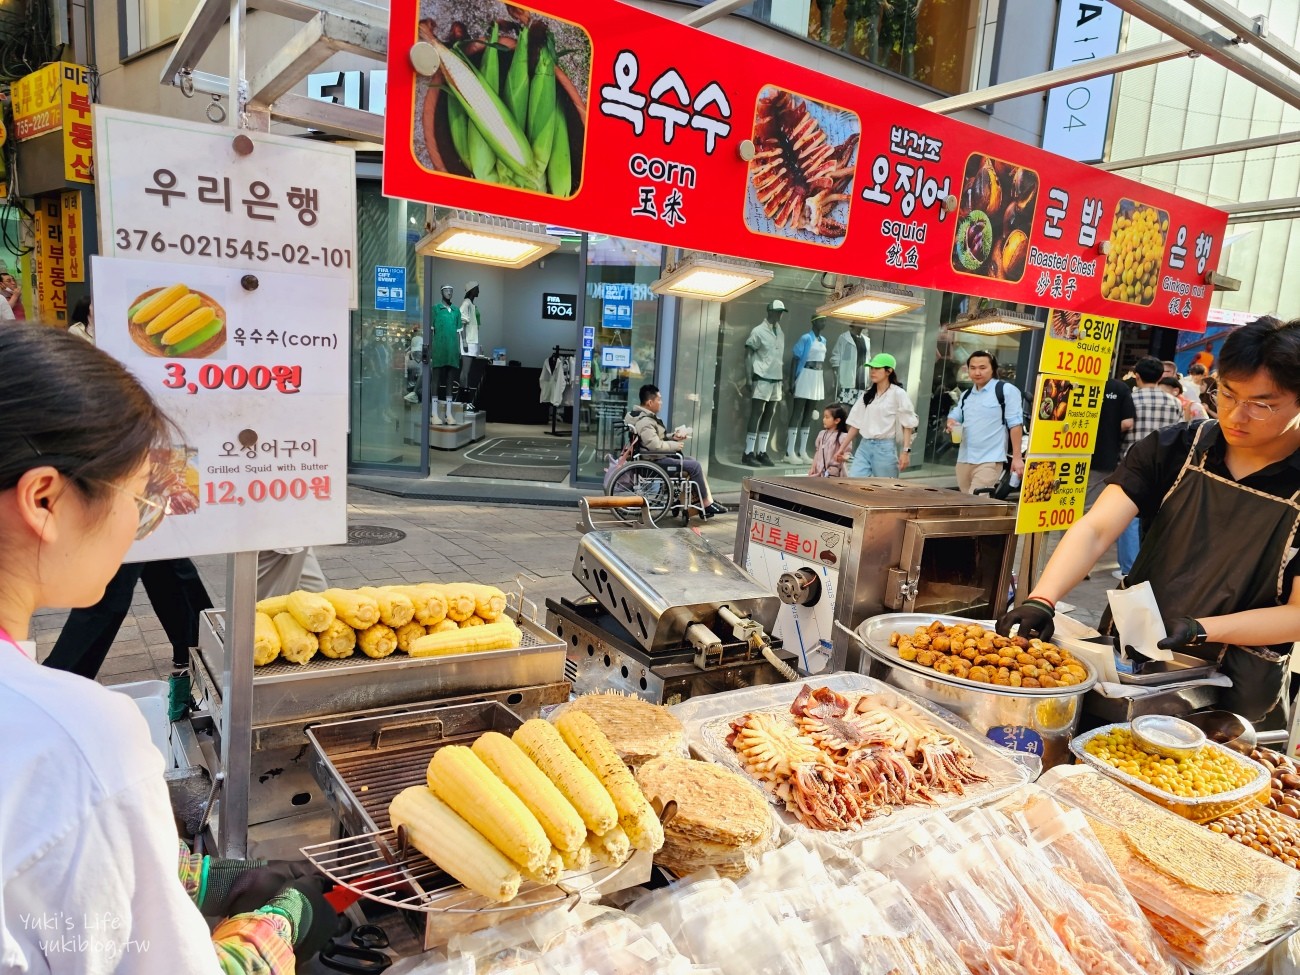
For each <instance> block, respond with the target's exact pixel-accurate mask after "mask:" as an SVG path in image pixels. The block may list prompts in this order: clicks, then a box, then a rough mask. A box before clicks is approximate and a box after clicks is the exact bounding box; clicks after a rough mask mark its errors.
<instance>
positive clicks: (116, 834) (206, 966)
mask: <svg viewBox="0 0 1300 975" xmlns="http://www.w3.org/2000/svg"><path fill="white" fill-rule="evenodd" d="M105 404H112V408H111V409H105ZM170 434H171V431H170V430H169V429H168V422H167V420H166V418H165V417H164V416H163V414H162V413H161V411H160V410H159V409H158V407H157V406H156V405H155V404H154V402H153V400H152V399H150V397H149V395H148V393H146V392H145V391H144V389H143V388H142V387H141V386H140V385H139V383H138V382H137V381H136V380H135V379H134V378H132V377H131V375H130V374H129V373H127V372H126V370H125V369H123V368H122V366H120V365H119V364H118V363H117V361H116V360H114V359H112V358H111V357H109V356H108V355H106V354H104V353H103V352H100V351H99V350H97V349H96V348H94V347H93V346H91V345H89V344H87V343H86V342H84V341H83V340H81V339H79V338H77V337H75V336H72V335H69V334H68V333H66V332H63V331H61V330H58V329H53V328H40V327H37V328H5V329H0V546H2V547H3V552H4V557H3V559H0V742H3V744H2V745H0V972H50V973H63V972H68V973H71V972H78V973H107V972H117V973H137V972H138V973H157V972H167V973H169V975H171V973H191V972H195V973H198V972H202V973H211V975H215V973H218V972H225V973H232V972H260V973H267V975H280V973H288V972H292V971H293V970H294V957H295V953H297V954H298V955H299V957H302V956H303V953H304V952H306V951H311V950H314V949H315V948H317V947H319V946H320V945H322V944H323V943H324V940H325V939H326V938H327V937H328V935H329V934H332V933H333V931H334V928H335V926H336V924H337V917H336V915H335V914H334V912H333V910H332V909H331V908H330V907H329V905H328V903H326V902H325V900H324V899H323V897H322V894H321V887H320V883H319V881H314V880H312V879H310V878H309V876H307V875H306V872H305V871H303V870H301V869H299V868H298V867H297V866H295V865H290V864H271V865H267V864H264V863H257V862H253V861H226V860H217V859H212V858H207V857H194V856H190V855H188V851H185V850H184V848H183V847H182V846H180V844H179V842H178V839H177V834H176V826H175V823H174V820H173V816H172V810H171V805H170V802H169V801H168V796H167V789H166V786H165V785H164V783H163V767H164V766H163V759H162V756H161V755H160V754H159V753H158V750H157V749H156V748H154V746H153V744H152V743H151V741H150V738H149V731H148V728H147V727H146V725H145V722H144V719H143V718H142V717H141V715H140V712H139V711H138V710H137V709H136V706H135V704H134V702H132V701H131V699H130V698H128V697H126V696H125V695H122V694H117V693H114V692H113V691H111V690H109V689H107V688H105V687H102V686H100V685H99V684H96V683H95V682H94V681H90V680H87V679H85V678H84V677H79V676H77V675H75V674H70V673H66V672H64V671H59V670H53V669H50V668H48V667H41V666H38V665H37V663H36V648H35V646H34V644H33V643H32V642H31V639H30V633H31V625H32V616H33V615H34V614H35V613H36V612H37V611H38V610H41V609H45V608H62V607H78V606H91V605H94V604H95V603H96V602H98V601H99V599H100V598H101V597H102V596H103V594H104V589H105V587H106V585H107V584H108V583H109V581H110V580H111V579H112V578H113V577H114V574H115V573H116V572H117V570H118V567H119V566H120V565H121V564H122V559H123V557H124V556H125V555H126V553H127V550H128V549H129V548H130V546H131V543H132V542H133V541H135V540H136V539H139V538H143V537H145V536H146V535H147V534H149V532H150V531H152V530H153V529H154V528H155V527H157V525H158V523H159V521H160V520H161V516H162V505H161V503H160V502H159V501H158V500H157V499H156V498H153V497H151V496H150V494H149V480H150V467H149V462H148V458H149V456H150V450H151V449H152V448H154V447H156V446H159V445H162V444H169V443H170V442H171V440H172V437H171V435H170ZM205 914H206V915H207V916H209V917H214V918H225V920H223V921H222V922H221V923H220V924H219V925H218V926H217V928H216V930H215V931H214V932H212V933H209V930H208V924H207V922H206V921H205V920H204V915H205Z"/></svg>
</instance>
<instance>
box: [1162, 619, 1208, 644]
mask: <svg viewBox="0 0 1300 975" xmlns="http://www.w3.org/2000/svg"><path fill="white" fill-rule="evenodd" d="M1165 632H1166V633H1168V634H1169V635H1168V636H1167V637H1165V638H1164V639H1163V640H1161V641H1160V642H1159V643H1157V644H1156V646H1158V647H1159V648H1160V649H1161V650H1183V649H1186V648H1187V647H1200V646H1204V645H1205V643H1206V641H1207V637H1206V633H1205V627H1203V626H1202V625H1201V624H1200V623H1198V622H1197V621H1196V620H1194V619H1192V618H1191V617H1190V616H1179V617H1178V618H1177V619H1172V620H1165Z"/></svg>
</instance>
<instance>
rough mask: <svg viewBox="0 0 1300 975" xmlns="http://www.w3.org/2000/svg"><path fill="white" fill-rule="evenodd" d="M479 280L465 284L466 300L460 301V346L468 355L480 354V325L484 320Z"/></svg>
mask: <svg viewBox="0 0 1300 975" xmlns="http://www.w3.org/2000/svg"><path fill="white" fill-rule="evenodd" d="M477 300H478V282H477V281H468V282H466V284H465V300H464V301H462V302H461V303H460V328H461V335H460V347H461V351H463V352H464V353H465V354H466V355H478V327H479V324H480V322H481V321H482V316H481V315H480V314H479V311H478V305H476V304H475V302H476V301H477Z"/></svg>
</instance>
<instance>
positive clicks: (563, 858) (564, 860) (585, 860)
mask: <svg viewBox="0 0 1300 975" xmlns="http://www.w3.org/2000/svg"><path fill="white" fill-rule="evenodd" d="M560 863H561V864H563V865H564V869H565V870H586V869H587V868H588V867H589V866H591V847H590V846H588V845H587V843H586V842H585V841H584V842H583V843H582V845H581V846H579V847H578V848H577V849H576V850H574V851H572V852H571V853H566V852H565V851H564V850H561V851H560Z"/></svg>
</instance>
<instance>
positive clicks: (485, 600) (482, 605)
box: [465, 583, 506, 623]
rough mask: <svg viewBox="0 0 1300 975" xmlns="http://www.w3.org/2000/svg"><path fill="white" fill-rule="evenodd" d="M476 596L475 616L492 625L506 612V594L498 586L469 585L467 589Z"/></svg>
mask: <svg viewBox="0 0 1300 975" xmlns="http://www.w3.org/2000/svg"><path fill="white" fill-rule="evenodd" d="M465 588H467V589H468V590H469V591H470V592H472V593H473V594H474V615H475V616H481V617H483V619H484V620H485V621H486V622H488V623H491V622H493V621H494V620H496V618H497V617H498V616H500V615H501V614H502V613H504V612H505V611H506V594H505V593H503V592H502V591H501V590H500V589H498V588H497V587H496V586H480V585H478V584H476V583H469V584H468V585H466V587H465Z"/></svg>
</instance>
